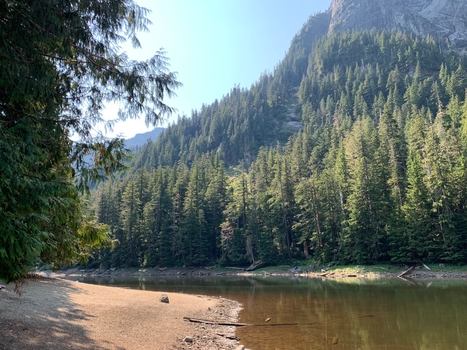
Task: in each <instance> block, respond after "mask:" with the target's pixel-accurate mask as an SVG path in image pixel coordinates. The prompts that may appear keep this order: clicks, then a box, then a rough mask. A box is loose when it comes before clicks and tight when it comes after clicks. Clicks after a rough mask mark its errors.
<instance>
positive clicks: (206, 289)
mask: <svg viewBox="0 0 467 350" xmlns="http://www.w3.org/2000/svg"><path fill="white" fill-rule="evenodd" d="M82 281H83V282H88V283H98V284H106V285H108V284H110V285H116V286H125V287H131V288H137V289H145V290H158V291H166V292H182V293H190V294H207V295H217V296H219V295H221V296H223V297H225V298H229V299H234V300H238V301H239V302H241V303H242V304H243V307H244V309H243V310H242V311H241V313H240V320H239V321H240V322H243V323H252V324H258V325H259V326H249V327H239V328H237V336H238V337H239V338H241V343H242V344H244V345H245V346H246V347H248V348H250V349H253V350H262V349H264V350H269V349H272V350H275V349H313V350H321V349H336V350H338V349H361V350H366V349H368V350H375V349H388V350H396V349H397V350H403V349H404V350H405V349H410V350H431V349H433V350H435V349H440V350H446V349H467V312H466V310H467V283H466V282H463V281H460V282H456V281H432V282H429V281H403V280H377V281H367V280H363V281H361V280H356V279H354V280H352V282H351V283H349V282H338V281H334V280H321V279H300V278H275V277H179V278H177V277H170V278H169V277H167V278H160V277H158V278H155V277H149V278H148V277H146V278H112V277H109V278H101V279H98V280H96V279H91V278H84V279H82ZM267 318H270V319H271V320H270V321H269V323H266V322H265V320H266V319H267ZM284 323H289V324H290V323H294V324H295V325H292V326H290V325H289V326H287V325H283V326H280V325H278V326H270V325H271V324H284ZM264 324H267V326H262V325H264Z"/></svg>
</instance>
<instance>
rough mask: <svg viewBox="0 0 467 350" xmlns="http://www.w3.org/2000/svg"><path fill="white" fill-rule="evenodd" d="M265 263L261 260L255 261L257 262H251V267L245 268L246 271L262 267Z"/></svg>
mask: <svg viewBox="0 0 467 350" xmlns="http://www.w3.org/2000/svg"><path fill="white" fill-rule="evenodd" d="M263 265H264V264H263V263H262V262H261V261H258V262H255V263H253V264H251V265H250V267H247V268H246V269H245V271H254V270H256V269H257V268H260V267H261V266H263Z"/></svg>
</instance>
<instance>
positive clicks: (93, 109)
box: [0, 0, 179, 281]
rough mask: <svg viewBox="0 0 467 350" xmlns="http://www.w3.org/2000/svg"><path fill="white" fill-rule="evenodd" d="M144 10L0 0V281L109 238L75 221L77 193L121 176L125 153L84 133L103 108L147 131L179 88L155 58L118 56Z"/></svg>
mask: <svg viewBox="0 0 467 350" xmlns="http://www.w3.org/2000/svg"><path fill="white" fill-rule="evenodd" d="M147 12H148V10H146V9H144V8H141V7H139V6H138V5H137V4H136V3H134V2H133V1H132V0H116V1H104V0H87V1H80V0H6V1H1V2H0V31H1V33H2V35H1V37H0V67H1V69H0V227H1V234H0V279H4V280H6V281H10V280H15V279H17V278H20V277H21V276H23V275H24V274H25V272H26V271H27V268H28V267H30V266H32V265H34V264H35V263H36V261H37V259H39V258H40V259H41V260H42V261H43V262H46V263H50V264H52V265H53V266H55V267H58V266H59V265H60V264H61V263H71V262H73V261H76V260H77V258H81V257H85V256H86V255H87V254H88V253H89V250H90V248H92V247H93V246H98V245H102V244H104V243H106V242H108V241H109V240H110V237H109V236H108V229H107V228H106V226H103V225H99V224H97V223H96V222H94V221H93V220H92V219H91V218H88V217H86V216H85V215H84V214H83V211H82V205H81V200H80V197H79V191H84V190H85V189H86V188H87V185H88V183H89V182H90V181H96V180H99V179H102V178H105V177H106V176H107V175H109V174H112V173H114V172H115V171H116V170H118V169H121V168H122V167H123V163H122V162H123V160H124V159H125V157H126V151H125V150H124V147H123V140H120V139H106V138H105V137H103V136H102V134H101V133H97V134H94V133H93V128H94V127H95V126H96V125H98V124H100V123H103V122H104V121H103V119H102V109H103V107H104V104H105V103H106V102H109V101H114V102H118V103H120V105H121V106H122V108H121V111H120V113H119V115H118V117H117V118H116V119H117V120H124V119H126V118H137V117H139V116H141V115H142V116H144V118H145V121H146V123H147V124H154V123H156V122H157V121H158V120H159V119H160V118H161V117H162V116H163V115H164V114H166V113H170V112H172V109H171V108H170V107H169V106H167V105H166V104H165V103H164V98H165V97H166V96H170V95H171V94H172V93H173V89H174V88H176V87H177V86H178V85H179V83H178V82H177V80H176V75H175V74H174V73H172V72H169V71H168V65H167V60H166V58H165V54H164V52H157V53H156V54H155V55H154V57H152V58H151V59H149V60H147V61H141V62H139V61H132V60H130V59H129V58H128V57H127V56H126V55H125V54H124V53H121V52H120V45H121V44H122V43H124V42H125V41H131V43H132V44H133V45H134V46H136V47H138V46H139V42H138V39H137V37H136V33H137V32H138V31H142V30H147V26H148V25H149V24H150V22H149V21H148V19H147V18H146V14H147ZM112 123H113V121H110V122H106V123H105V126H106V127H111V126H112ZM72 137H73V140H78V141H73V140H72Z"/></svg>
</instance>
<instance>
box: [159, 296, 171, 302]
mask: <svg viewBox="0 0 467 350" xmlns="http://www.w3.org/2000/svg"><path fill="white" fill-rule="evenodd" d="M159 301H160V302H161V303H167V304H168V303H169V297H168V296H167V295H165V294H162V295H161V297H160V298H159Z"/></svg>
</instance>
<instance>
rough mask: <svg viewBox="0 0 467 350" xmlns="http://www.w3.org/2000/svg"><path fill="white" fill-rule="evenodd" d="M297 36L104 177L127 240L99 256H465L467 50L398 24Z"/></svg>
mask: <svg viewBox="0 0 467 350" xmlns="http://www.w3.org/2000/svg"><path fill="white" fill-rule="evenodd" d="M295 39H296V40H294V42H293V43H292V47H291V50H290V51H289V53H288V54H287V56H286V57H285V59H284V61H283V62H282V63H281V64H280V65H279V66H278V67H277V69H276V70H275V72H274V73H273V74H266V75H263V76H262V77H261V78H260V79H259V81H258V82H257V83H256V84H255V85H253V86H252V88H251V89H239V88H234V89H232V91H231V93H230V94H229V95H228V96H225V97H224V98H223V99H222V100H220V101H216V102H214V103H213V104H211V105H209V106H204V107H203V108H202V109H201V110H200V111H196V112H194V113H193V115H192V117H191V118H185V119H182V120H180V121H179V123H178V124H176V125H173V126H172V127H170V128H169V129H168V130H167V131H166V132H165V133H164V134H162V135H161V137H160V138H159V139H158V140H157V141H156V142H154V143H148V144H146V145H145V146H143V147H142V149H141V151H140V152H139V153H137V154H136V155H135V159H134V163H133V166H132V168H131V169H130V170H129V171H128V172H127V173H126V174H125V175H124V176H122V177H121V178H120V179H118V180H115V181H109V182H106V183H104V184H102V185H101V186H99V188H98V189H97V191H96V192H95V193H94V194H93V213H94V214H95V215H96V216H97V217H98V219H99V221H100V222H103V223H106V224H108V225H109V226H110V229H111V232H112V235H113V237H114V238H115V239H118V241H119V242H120V244H119V245H117V247H116V248H115V250H113V251H112V252H110V251H108V250H102V251H100V253H99V254H97V255H96V256H95V257H94V259H95V261H96V262H98V263H99V264H100V265H101V266H103V267H111V266H114V267H121V266H182V265H184V266H202V265H203V264H213V263H219V264H222V265H238V266H245V265H248V264H251V263H252V262H257V261H261V262H262V263H264V264H278V263H282V262H290V261H293V260H295V259H298V260H304V259H310V261H312V262H315V263H317V264H325V263H326V264H329V263H331V264H333V263H341V264H349V263H358V264H363V263H366V264H371V263H377V262H381V261H391V262H393V263H416V262H420V261H423V262H447V263H458V264H463V263H466V262H467V256H466V252H467V236H466V234H467V230H466V227H467V207H466V204H467V202H466V201H467V167H466V164H467V160H466V156H467V102H466V88H467V78H466V69H467V62H466V58H465V57H464V56H460V55H458V54H455V53H449V52H443V51H440V48H439V45H438V43H437V42H436V41H435V40H434V39H433V38H431V37H429V36H428V37H427V38H424V39H420V38H417V37H415V36H412V35H409V34H405V33H402V32H399V31H393V32H390V33H388V32H378V31H376V30H372V31H365V32H352V33H336V34H333V35H330V36H324V37H322V38H320V39H316V38H315V39H314V40H311V39H310V41H309V42H307V45H312V49H306V48H305V47H304V46H301V45H305V44H304V42H306V41H303V40H302V39H303V37H302V36H300V35H299V36H297V38H295ZM304 52H308V53H309V54H308V55H307V56H305V57H304V56H303V53H304ZM297 77H301V78H299V79H298V78H297ZM297 125H298V127H297ZM294 128H295V129H294ZM274 139H275V140H274ZM277 140H279V142H277Z"/></svg>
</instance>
